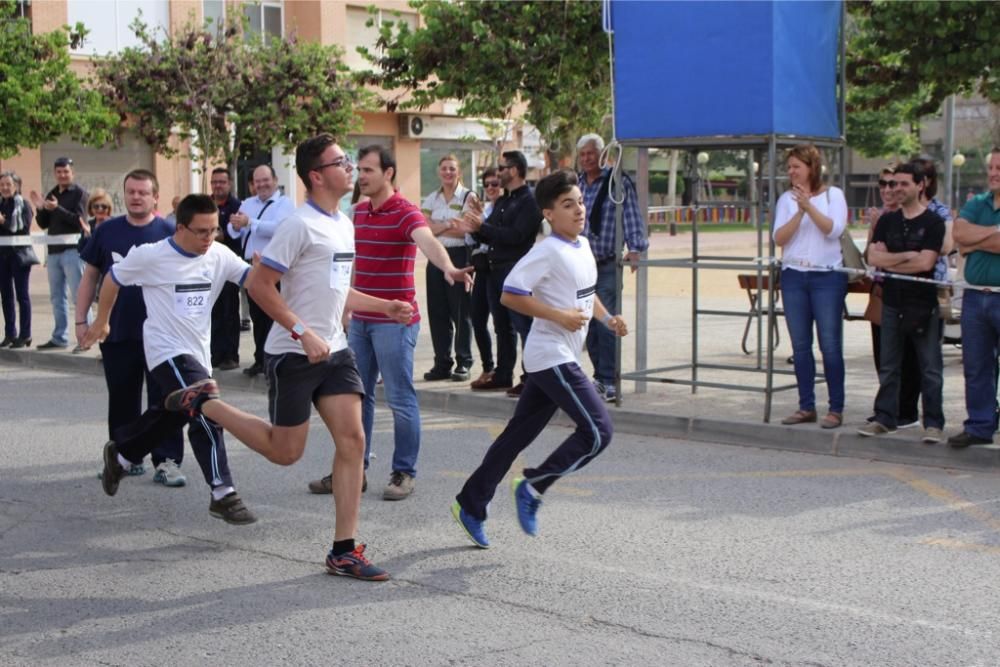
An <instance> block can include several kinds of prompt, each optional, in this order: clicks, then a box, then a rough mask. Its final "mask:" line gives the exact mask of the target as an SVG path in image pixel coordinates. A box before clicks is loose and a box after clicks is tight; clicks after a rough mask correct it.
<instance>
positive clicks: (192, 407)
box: [163, 378, 219, 415]
mask: <svg viewBox="0 0 1000 667" xmlns="http://www.w3.org/2000/svg"><path fill="white" fill-rule="evenodd" d="M218 397H219V385H218V384H216V382H215V380H213V379H212V378H205V379H204V380H198V381H197V382H193V383H191V384H189V385H188V386H186V387H181V388H180V389H178V390H177V391H172V392H170V393H169V394H167V397H166V398H165V399H163V408H164V409H165V410H168V411H170V412H187V413H189V414H192V415H194V414H195V413H196V412H197V411H198V408H200V407H201V404H202V403H204V402H205V401H207V400H208V399H210V398H218Z"/></svg>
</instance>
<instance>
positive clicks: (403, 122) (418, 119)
mask: <svg viewBox="0 0 1000 667" xmlns="http://www.w3.org/2000/svg"><path fill="white" fill-rule="evenodd" d="M426 124H427V123H426V120H425V119H424V117H423V116H417V115H413V114H400V116H399V136H400V137H405V138H406V139H419V138H420V137H421V136H422V135H423V134H424V129H425V126H426Z"/></svg>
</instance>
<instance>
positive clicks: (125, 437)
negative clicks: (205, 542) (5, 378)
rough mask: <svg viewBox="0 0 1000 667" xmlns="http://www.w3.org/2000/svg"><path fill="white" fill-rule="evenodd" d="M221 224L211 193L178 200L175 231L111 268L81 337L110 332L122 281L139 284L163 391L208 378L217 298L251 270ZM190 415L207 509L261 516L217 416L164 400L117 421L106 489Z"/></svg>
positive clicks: (107, 453)
mask: <svg viewBox="0 0 1000 667" xmlns="http://www.w3.org/2000/svg"><path fill="white" fill-rule="evenodd" d="M218 231H219V209H218V207H217V206H216V205H215V202H214V201H212V198H211V197H209V196H207V195H188V196H187V197H185V198H184V199H183V200H182V201H181V203H180V204H179V205H178V206H177V229H176V230H175V232H174V235H173V236H171V237H169V238H166V239H163V240H161V241H157V242H156V243H147V244H144V245H141V246H138V247H136V248H133V249H132V250H131V251H130V252H129V253H128V255H126V256H125V258H124V259H122V260H121V261H120V262H118V263H116V264H115V265H114V266H112V267H111V268H110V269H109V270H108V273H107V276H108V278H109V279H106V280H105V281H104V284H103V286H102V287H101V298H100V302H99V305H98V310H97V319H96V320H95V321H94V323H93V324H92V325H91V326H90V328H89V329H88V330H87V333H86V334H85V335H84V340H83V342H82V343H81V345H83V346H84V347H90V346H91V345H93V344H94V343H96V342H98V341H103V340H104V339H105V338H106V337H107V336H108V335H109V333H110V332H111V326H110V318H111V311H112V308H113V307H114V305H115V301H116V300H117V299H118V292H119V289H120V288H121V287H126V286H132V285H137V286H140V287H141V288H142V298H143V300H144V301H145V303H146V320H145V321H144V322H143V325H142V340H143V351H144V353H145V357H146V366H147V367H148V368H149V373H150V375H151V376H152V377H153V380H154V381H155V382H156V384H158V385H159V388H160V390H161V393H162V394H163V395H164V396H165V395H167V394H168V393H169V392H172V391H174V390H177V389H180V388H182V387H186V386H188V385H190V384H192V383H195V382H198V381H201V380H205V379H206V378H208V377H209V376H210V374H211V373H210V371H209V369H210V368H211V363H210V361H209V343H210V340H209V338H210V332H211V318H212V305H213V304H214V303H215V300H216V299H217V298H218V296H219V293H220V292H221V291H222V287H223V285H224V284H225V283H226V281H229V282H233V283H236V284H238V285H242V284H243V280H244V279H245V278H246V276H247V273H248V272H249V270H250V267H248V266H247V264H246V262H244V261H243V260H242V259H240V258H239V257H237V256H236V255H235V254H234V253H233V251H232V250H230V249H229V248H227V247H226V246H224V245H222V244H221V243H214V240H215V236H216V234H217V233H218ZM185 423H187V424H189V426H188V439H189V440H190V441H191V449H193V450H194V453H195V457H196V458H197V459H198V463H199V465H200V466H201V469H202V472H203V474H204V475H205V481H206V482H208V484H209V486H211V487H212V499H211V502H210V503H209V506H208V511H209V512H210V513H211V515H212V516H214V517H216V518H219V519H223V520H224V521H226V522H227V523H231V524H237V525H240V524H248V523H253V522H254V521H256V520H257V518H256V517H255V516H254V515H253V514H252V513H251V512H250V510H248V509H247V508H246V506H245V505H244V504H243V500H242V499H241V498H240V496H239V494H237V493H236V489H234V488H233V480H232V476H231V475H230V474H229V465H228V462H227V459H226V448H225V444H224V442H223V439H222V429H221V428H219V426H218V424H216V423H214V422H212V421H211V420H209V419H205V418H204V417H202V416H188V415H183V414H177V413H175V412H168V411H166V410H165V409H164V408H163V406H162V405H154V406H152V407H150V408H149V409H148V410H146V411H145V412H144V413H142V415H141V416H140V417H139V419H137V420H136V421H134V422H132V423H131V424H128V425H126V426H124V427H122V428H118V429H116V430H115V432H114V433H112V438H113V439H112V440H109V441H108V442H107V444H105V445H104V470H103V472H102V474H101V486H102V487H103V488H104V492H105V493H107V494H108V495H109V496H113V495H115V494H116V493H117V492H118V484H119V482H120V481H121V478H122V476H124V475H125V474H126V471H127V470H128V469H129V468H131V467H132V466H133V465H135V464H137V463H140V462H141V461H142V459H143V457H144V456H146V455H147V454H149V453H150V451H151V450H152V449H153V447H154V446H155V445H156V444H158V443H159V442H160V441H161V440H162V439H163V438H164V437H165V436H167V435H169V434H170V433H173V432H175V431H176V430H177V429H179V428H180V427H181V426H183V425H184V424H185Z"/></svg>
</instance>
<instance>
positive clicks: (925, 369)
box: [786, 304, 944, 429]
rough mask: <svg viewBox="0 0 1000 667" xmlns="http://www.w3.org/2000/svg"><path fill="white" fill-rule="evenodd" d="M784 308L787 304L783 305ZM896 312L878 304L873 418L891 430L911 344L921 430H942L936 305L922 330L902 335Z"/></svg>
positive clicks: (939, 321) (940, 372) (938, 322)
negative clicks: (921, 410) (879, 354)
mask: <svg viewBox="0 0 1000 667" xmlns="http://www.w3.org/2000/svg"><path fill="white" fill-rule="evenodd" d="M786 307H787V304H786ZM899 314H900V313H899V309H898V308H894V307H892V306H890V305H888V304H883V305H882V359H881V361H882V365H881V366H880V367H879V371H878V380H879V387H878V394H876V395H875V419H876V420H877V421H878V422H879V423H880V424H882V425H883V426H888V427H889V428H895V427H896V425H897V423H896V414H897V412H898V411H899V391H900V389H899V387H900V383H901V381H902V376H903V371H902V369H903V347H904V345H905V343H906V341H907V340H910V341H912V342H913V348H914V350H915V351H916V353H917V364H918V365H919V367H920V393H921V397H922V399H923V408H924V428H931V427H933V428H940V429H943V428H944V407H943V405H942V394H941V391H942V388H943V386H944V381H943V375H942V369H943V361H942V359H941V318H940V317H939V316H938V309H937V306H934V308H933V311H931V312H930V315H929V316H928V320H927V323H926V325H925V326H924V328H923V330H922V331H921V332H919V333H906V332H904V331H903V330H902V327H901V323H900V319H899Z"/></svg>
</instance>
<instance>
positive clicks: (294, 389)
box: [165, 134, 413, 581]
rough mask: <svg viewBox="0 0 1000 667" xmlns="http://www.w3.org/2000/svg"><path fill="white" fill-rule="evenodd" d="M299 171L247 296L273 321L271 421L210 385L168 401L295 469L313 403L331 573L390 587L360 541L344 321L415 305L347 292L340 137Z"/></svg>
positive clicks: (357, 420)
mask: <svg viewBox="0 0 1000 667" xmlns="http://www.w3.org/2000/svg"><path fill="white" fill-rule="evenodd" d="M295 169H296V171H297V172H298V174H299V178H301V179H302V182H303V183H304V184H305V186H306V190H307V192H308V199H307V201H306V203H305V204H303V205H302V206H300V207H299V208H298V209H296V211H295V213H294V214H293V215H292V216H291V217H289V218H286V219H285V220H284V221H283V222H282V223H281V225H280V226H279V227H278V229H277V231H276V232H275V233H274V237H273V238H272V239H271V242H270V243H269V244H268V246H267V249H266V250H265V251H264V256H263V257H262V258H261V261H260V264H258V265H257V266H255V267H254V268H253V270H252V271H251V273H250V277H249V278H248V280H247V289H248V291H249V292H250V296H251V297H252V298H253V300H254V301H255V302H256V303H257V304H258V305H259V306H260V307H261V308H262V309H263V310H264V312H266V313H267V314H268V316H269V317H271V318H272V319H273V320H274V325H273V326H272V327H271V331H270V333H269V334H268V337H267V342H266V343H265V344H264V352H265V353H266V363H265V365H266V371H267V377H268V383H269V386H268V411H269V413H270V417H271V423H268V422H266V421H264V420H263V419H260V418H258V417H255V416H253V415H251V414H247V413H246V412H243V411H241V410H237V409H236V408H234V407H232V406H231V405H228V404H226V403H224V402H222V401H221V400H219V388H218V386H217V385H216V384H215V382H214V381H213V380H205V381H203V382H201V383H196V384H195V385H192V386H190V387H187V388H185V389H181V390H178V391H175V392H174V393H172V394H170V395H169V396H167V399H166V402H165V403H166V407H167V409H169V410H179V411H185V412H189V413H193V414H204V415H205V416H206V417H208V418H209V419H212V420H213V421H215V422H217V423H219V424H221V425H222V426H223V427H224V428H225V429H226V430H227V431H229V432H230V433H232V434H233V435H234V436H235V437H236V438H238V439H239V440H241V441H242V442H243V443H244V444H246V445H247V447H249V448H250V449H252V450H254V451H256V452H258V453H259V454H262V455H263V456H264V457H266V458H267V459H268V460H269V461H272V462H274V463H277V464H279V465H291V464H292V463H295V462H296V461H298V460H299V459H300V458H301V457H302V453H303V451H304V450H305V446H306V438H307V436H308V435H309V416H310V413H311V411H312V406H314V405H315V406H316V410H317V411H318V412H319V415H320V417H321V418H322V419H323V422H324V423H325V424H326V427H327V429H329V431H330V435H331V436H332V437H333V443H334V446H335V448H336V449H335V453H334V459H333V472H332V479H333V498H334V503H335V511H336V523H335V526H334V534H333V546H332V548H331V549H330V551H329V553H328V554H327V557H326V568H327V571H328V572H329V573H330V574H338V575H344V576H349V577H355V578H357V579H365V580H368V581H385V580H386V579H388V578H389V574H388V573H387V572H386V571H385V570H383V569H381V568H379V567H376V566H375V565H373V564H372V563H371V562H370V561H369V560H368V558H367V557H366V556H365V555H364V551H365V545H364V544H356V543H355V537H356V534H357V530H358V515H359V513H360V510H361V485H362V480H363V478H364V453H365V433H364V429H363V428H362V425H361V399H362V397H363V396H364V395H365V389H364V385H363V384H362V382H361V376H360V375H359V374H358V369H357V366H356V365H355V363H354V354H353V353H352V352H351V350H350V348H348V347H347V336H346V335H345V333H344V328H343V324H342V322H341V319H342V317H343V314H344V308H345V306H346V307H347V308H348V309H350V310H366V311H370V312H378V313H383V314H385V315H388V316H389V317H391V318H392V319H394V320H395V321H397V322H400V323H402V324H405V323H407V322H409V321H410V319H411V318H412V316H413V308H412V306H410V304H409V303H406V302H404V301H388V300H386V299H379V298H376V297H372V296H367V295H365V294H361V293H360V292H358V291H356V290H354V289H353V288H352V287H351V272H352V265H353V263H354V226H353V224H352V223H351V221H350V220H349V219H348V218H347V217H346V216H345V215H343V214H342V213H340V211H339V210H338V207H339V205H340V200H341V198H342V197H343V196H344V195H346V194H347V193H349V192H350V191H351V189H352V187H353V172H354V165H352V164H351V161H350V158H348V157H347V155H345V154H344V151H343V150H342V149H341V148H340V146H338V145H337V143H336V140H335V139H334V138H333V137H332V136H331V135H329V134H321V135H318V136H316V137H313V138H311V139H307V140H306V141H304V142H302V143H301V144H299V146H298V148H297V149H296V153H295ZM279 281H280V282H281V292H278V288H277V285H278V282H279Z"/></svg>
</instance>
